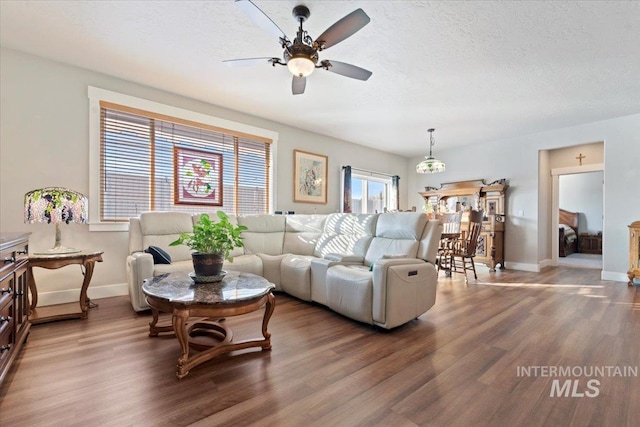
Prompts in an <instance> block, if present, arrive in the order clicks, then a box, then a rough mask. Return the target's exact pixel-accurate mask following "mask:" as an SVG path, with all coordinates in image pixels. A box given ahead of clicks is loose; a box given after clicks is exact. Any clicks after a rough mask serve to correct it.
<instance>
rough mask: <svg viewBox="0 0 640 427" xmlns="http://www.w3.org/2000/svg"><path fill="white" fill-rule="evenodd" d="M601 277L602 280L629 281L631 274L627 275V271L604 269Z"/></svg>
mask: <svg viewBox="0 0 640 427" xmlns="http://www.w3.org/2000/svg"><path fill="white" fill-rule="evenodd" d="M600 278H601V279H602V280H613V281H614V282H626V283H628V282H629V276H627V273H618V272H615V271H604V270H602V275H601V276H600Z"/></svg>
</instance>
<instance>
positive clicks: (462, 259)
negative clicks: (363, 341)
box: [451, 210, 483, 281]
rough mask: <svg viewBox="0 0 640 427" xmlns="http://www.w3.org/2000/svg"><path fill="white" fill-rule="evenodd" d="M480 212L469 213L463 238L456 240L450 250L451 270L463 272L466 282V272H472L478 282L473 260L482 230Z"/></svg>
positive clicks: (481, 213)
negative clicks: (469, 270)
mask: <svg viewBox="0 0 640 427" xmlns="http://www.w3.org/2000/svg"><path fill="white" fill-rule="evenodd" d="M482 215H483V212H482V211H473V210H472V211H471V212H470V213H469V228H468V230H467V232H466V233H465V236H464V238H462V239H459V240H457V241H456V242H455V243H454V245H453V249H452V250H451V268H452V271H453V272H454V273H457V272H458V268H461V269H462V271H463V272H464V279H465V281H466V280H467V270H468V269H471V270H473V277H474V278H475V279H476V280H478V274H477V273H476V265H475V263H474V262H473V258H474V257H475V256H476V248H477V247H478V236H480V230H481V229H482Z"/></svg>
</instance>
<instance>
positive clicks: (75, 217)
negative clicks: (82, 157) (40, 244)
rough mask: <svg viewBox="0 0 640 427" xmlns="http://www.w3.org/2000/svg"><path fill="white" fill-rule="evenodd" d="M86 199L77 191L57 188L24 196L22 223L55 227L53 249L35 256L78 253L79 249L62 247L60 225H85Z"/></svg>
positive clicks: (41, 190) (44, 189) (31, 192)
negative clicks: (39, 223)
mask: <svg viewBox="0 0 640 427" xmlns="http://www.w3.org/2000/svg"><path fill="white" fill-rule="evenodd" d="M88 204H89V202H88V200H87V197H86V196H85V195H83V194H81V193H78V192H77V191H73V190H69V189H66V188H59V187H48V188H40V189H37V190H33V191H30V192H28V193H27V194H25V195H24V222H28V223H30V224H33V223H34V222H46V223H47V224H51V223H53V224H55V225H56V243H55V245H54V247H53V248H51V249H48V250H47V251H44V252H34V253H35V254H44V255H59V254H70V253H75V252H80V249H73V248H66V247H64V246H62V243H61V242H62V233H61V231H60V224H61V223H63V222H64V223H66V224H69V223H71V222H75V223H78V224H86V223H87V206H88Z"/></svg>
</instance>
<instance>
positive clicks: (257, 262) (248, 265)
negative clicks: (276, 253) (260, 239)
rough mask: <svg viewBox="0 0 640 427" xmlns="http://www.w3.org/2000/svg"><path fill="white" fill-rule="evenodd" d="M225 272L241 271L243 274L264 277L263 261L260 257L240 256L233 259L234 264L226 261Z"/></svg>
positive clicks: (223, 267) (252, 255) (223, 266)
mask: <svg viewBox="0 0 640 427" xmlns="http://www.w3.org/2000/svg"><path fill="white" fill-rule="evenodd" d="M222 269H223V270H231V271H241V272H243V273H252V274H257V275H258V276H260V275H262V259H260V257H259V256H258V255H255V254H248V255H238V256H235V257H233V262H229V261H226V260H225V261H224V264H223V265H222Z"/></svg>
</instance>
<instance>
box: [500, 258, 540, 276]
mask: <svg viewBox="0 0 640 427" xmlns="http://www.w3.org/2000/svg"><path fill="white" fill-rule="evenodd" d="M506 264H507V269H509V270H520V271H530V272H532V273H540V265H539V264H527V263H524V262H513V261H507V262H506Z"/></svg>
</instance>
